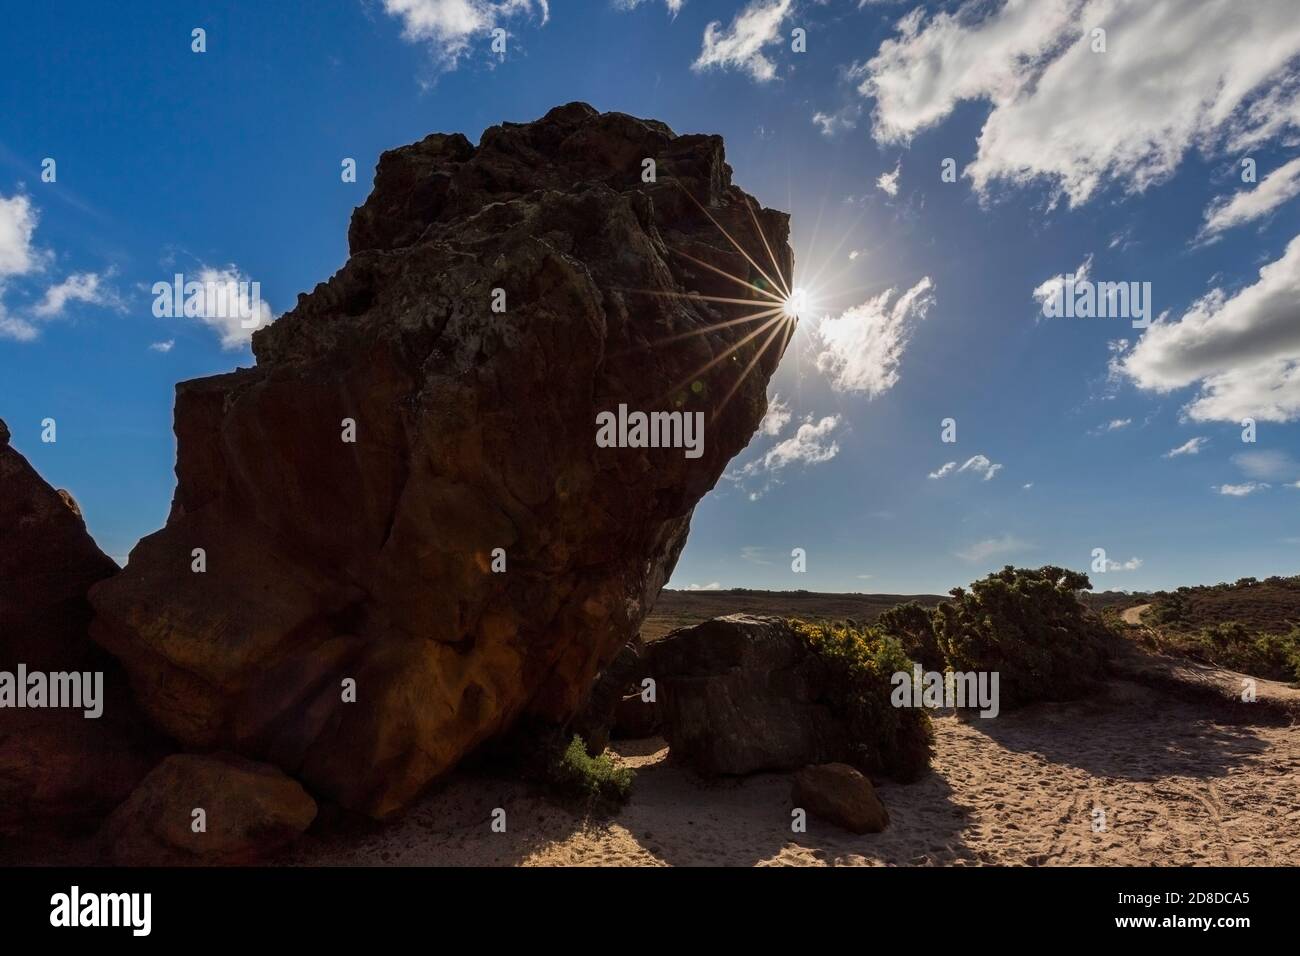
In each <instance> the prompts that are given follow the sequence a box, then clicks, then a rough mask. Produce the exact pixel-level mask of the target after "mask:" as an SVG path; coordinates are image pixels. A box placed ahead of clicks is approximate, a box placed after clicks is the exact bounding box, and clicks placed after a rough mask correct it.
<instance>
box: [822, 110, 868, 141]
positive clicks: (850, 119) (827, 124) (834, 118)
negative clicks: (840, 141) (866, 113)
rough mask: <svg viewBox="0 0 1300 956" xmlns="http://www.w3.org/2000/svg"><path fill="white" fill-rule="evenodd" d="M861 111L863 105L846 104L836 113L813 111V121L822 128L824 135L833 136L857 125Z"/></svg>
mask: <svg viewBox="0 0 1300 956" xmlns="http://www.w3.org/2000/svg"><path fill="white" fill-rule="evenodd" d="M861 113H862V107H861V106H857V105H854V106H846V107H844V109H841V110H836V111H835V112H834V113H823V112H821V111H820V110H818V111H817V112H816V113H813V118H812V121H813V124H814V125H815V126H817V127H818V128H819V129H820V130H821V133H822V135H823V136H826V137H831V136H834V135H835V134H836V133H839V132H842V131H844V130H846V129H853V128H854V127H856V126H857V125H858V117H859V116H860V115H861Z"/></svg>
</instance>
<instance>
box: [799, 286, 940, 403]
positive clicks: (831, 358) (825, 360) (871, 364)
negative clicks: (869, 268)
mask: <svg viewBox="0 0 1300 956" xmlns="http://www.w3.org/2000/svg"><path fill="white" fill-rule="evenodd" d="M933 290H934V283H933V282H931V281H930V277H929V276H926V277H924V278H922V279H921V281H920V282H918V283H917V284H916V285H914V286H912V288H910V289H908V290H907V291H906V292H904V293H903V294H902V295H900V296H897V297H895V292H896V290H894V289H888V290H886V291H885V292H882V293H881V294H880V295H878V296H875V297H874V298H871V299H868V300H867V301H866V302H864V303H862V304H861V305H858V306H854V307H853V308H851V309H849V310H848V311H846V312H844V313H843V314H841V315H839V316H837V317H835V318H831V317H827V318H824V319H822V321H821V323H820V324H819V325H818V326H817V328H815V329H814V330H813V332H812V337H813V341H814V342H815V343H816V347H817V348H818V349H820V351H819V352H818V354H817V368H818V369H819V370H820V371H822V372H824V373H826V374H827V375H829V376H830V379H831V386H832V387H833V388H835V389H836V390H838V391H844V392H865V393H866V394H867V396H868V397H870V398H875V397H876V396H877V395H881V394H883V393H884V392H887V391H888V390H889V389H891V388H893V387H894V385H895V384H897V382H898V377H899V373H898V367H899V364H900V362H901V361H902V358H903V351H904V350H905V349H906V348H907V343H908V341H909V340H910V339H911V337H912V331H913V330H914V328H915V326H916V324H917V323H918V322H920V321H921V320H922V319H924V318H925V315H926V313H927V312H928V311H929V310H930V307H931V306H932V305H933V304H934V291H933Z"/></svg>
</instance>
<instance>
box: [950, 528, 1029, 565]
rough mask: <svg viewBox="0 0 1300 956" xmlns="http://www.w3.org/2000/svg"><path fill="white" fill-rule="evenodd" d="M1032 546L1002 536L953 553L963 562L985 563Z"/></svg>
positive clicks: (1011, 537) (986, 539) (1026, 542)
mask: <svg viewBox="0 0 1300 956" xmlns="http://www.w3.org/2000/svg"><path fill="white" fill-rule="evenodd" d="M1033 547H1034V546H1033V545H1032V544H1030V543H1029V542H1028V541H1024V540H1022V539H1020V538H1017V537H1015V536H1014V535H1010V534H1004V535H1000V536H998V537H996V538H985V539H984V540H983V541H977V542H975V544H972V545H971V546H970V547H967V548H963V549H961V550H960V551H954V552H953V553H954V554H955V555H957V557H959V558H961V559H962V560H963V561H970V562H972V563H973V562H976V561H987V560H988V559H989V558H992V557H995V556H997V555H999V554H1011V553H1013V552H1017V551H1028V550H1030V549H1032V548H1033Z"/></svg>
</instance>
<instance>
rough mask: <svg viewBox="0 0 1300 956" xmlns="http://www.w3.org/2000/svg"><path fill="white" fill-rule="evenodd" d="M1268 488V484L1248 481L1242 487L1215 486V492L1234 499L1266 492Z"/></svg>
mask: <svg viewBox="0 0 1300 956" xmlns="http://www.w3.org/2000/svg"><path fill="white" fill-rule="evenodd" d="M1268 487H1269V486H1268V484H1266V483H1265V482H1262V481H1247V482H1246V483H1244V484H1240V485H1215V486H1214V490H1215V491H1216V492H1218V493H1219V494H1221V495H1228V496H1229V497H1232V498H1244V497H1246V496H1247V495H1253V494H1255V493H1256V492H1259V491H1265V490H1266V489H1267V488H1268Z"/></svg>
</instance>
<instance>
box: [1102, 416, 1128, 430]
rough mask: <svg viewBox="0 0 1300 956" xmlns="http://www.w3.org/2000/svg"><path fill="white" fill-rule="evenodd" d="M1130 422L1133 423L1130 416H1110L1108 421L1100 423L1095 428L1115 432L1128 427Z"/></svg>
mask: <svg viewBox="0 0 1300 956" xmlns="http://www.w3.org/2000/svg"><path fill="white" fill-rule="evenodd" d="M1132 424H1133V419H1131V418H1112V419H1111V420H1110V421H1108V422H1107V423H1106V424H1105V425H1102V426H1101V427H1100V428H1098V429H1097V430H1098V431H1103V432H1117V431H1119V430H1120V429H1121V428H1128V427H1129V426H1130V425H1132Z"/></svg>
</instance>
